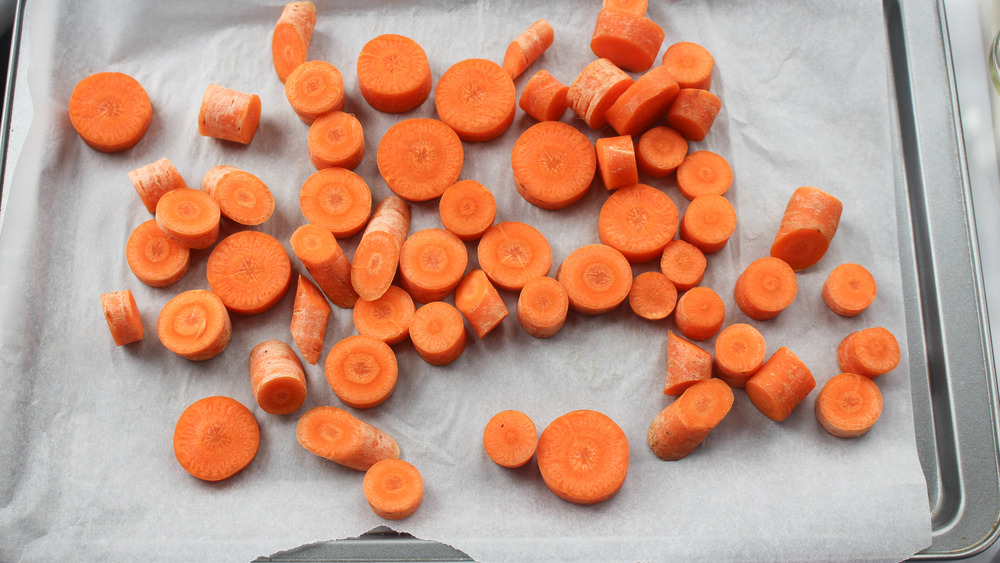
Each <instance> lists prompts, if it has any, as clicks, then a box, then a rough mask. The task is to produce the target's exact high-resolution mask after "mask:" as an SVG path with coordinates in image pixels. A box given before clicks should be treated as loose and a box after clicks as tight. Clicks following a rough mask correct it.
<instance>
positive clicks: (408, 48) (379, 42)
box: [358, 34, 431, 113]
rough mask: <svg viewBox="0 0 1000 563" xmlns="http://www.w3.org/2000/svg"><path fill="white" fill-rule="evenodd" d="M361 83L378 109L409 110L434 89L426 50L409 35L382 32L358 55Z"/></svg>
mask: <svg viewBox="0 0 1000 563" xmlns="http://www.w3.org/2000/svg"><path fill="white" fill-rule="evenodd" d="M358 87H359V88H360V89H361V95H362V96H364V98H365V100H367V101H368V104H369V105H371V106H372V107H373V108H375V109H377V110H378V111H384V112H387V113H402V112H405V111H410V110H411V109H413V108H415V107H417V106H419V105H420V104H422V103H424V100H426V99H427V96H429V95H430V93H431V67H430V63H428V62H427V54H426V53H424V50H423V49H422V48H421V47H420V45H418V44H417V42H416V41H414V40H413V39H410V38H409V37H404V36H402V35H395V34H385V35H379V36H378V37H375V38H374V39H372V40H370V41H368V43H365V46H364V47H362V48H361V54H359V55H358Z"/></svg>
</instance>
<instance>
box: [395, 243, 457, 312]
mask: <svg viewBox="0 0 1000 563" xmlns="http://www.w3.org/2000/svg"><path fill="white" fill-rule="evenodd" d="M468 264H469V252H468V250H466V248H465V243H463V242H462V240H461V239H460V238H458V237H456V236H455V235H453V234H451V233H450V232H448V231H446V230H444V229H438V228H430V229H423V230H420V231H417V232H415V233H413V234H412V235H410V236H409V238H407V239H406V241H405V242H404V243H403V246H402V247H401V248H400V250H399V280H400V286H401V287H402V288H403V289H405V290H406V292H407V293H409V294H410V297H412V298H413V300H414V301H419V302H421V303H430V302H431V301H440V300H442V299H444V298H445V297H446V296H448V294H450V293H451V292H452V291H453V290H454V289H455V287H457V286H458V283H459V282H460V281H462V276H463V275H465V267H466V266H468Z"/></svg>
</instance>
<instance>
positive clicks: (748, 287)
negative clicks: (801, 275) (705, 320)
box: [733, 256, 799, 321]
mask: <svg viewBox="0 0 1000 563" xmlns="http://www.w3.org/2000/svg"><path fill="white" fill-rule="evenodd" d="M798 288H799V284H798V280H797V279H796V276H795V271H794V270H792V267H791V266H789V265H788V264H787V263H785V261H784V260H779V259H777V258H772V257H770V256H765V257H763V258H758V259H756V260H754V261H753V262H751V263H750V265H749V266H747V267H746V269H745V270H743V272H742V273H741V274H740V275H739V277H738V278H736V285H735V286H734V287H733V296H734V297H735V299H736V305H737V306H738V307H739V308H740V310H741V311H743V313H745V314H746V316H748V317H750V318H751V319H756V320H758V321H764V320H767V319H773V318H774V317H776V316H778V314H780V313H781V312H782V311H784V310H785V309H786V308H788V306H789V305H791V304H792V302H793V301H795V296H796V295H797V294H798Z"/></svg>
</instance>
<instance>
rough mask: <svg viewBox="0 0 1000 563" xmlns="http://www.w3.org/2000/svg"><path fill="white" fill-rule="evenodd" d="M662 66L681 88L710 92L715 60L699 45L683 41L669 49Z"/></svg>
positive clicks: (665, 52)
mask: <svg viewBox="0 0 1000 563" xmlns="http://www.w3.org/2000/svg"><path fill="white" fill-rule="evenodd" d="M661 66H662V67H663V68H665V69H667V71H669V72H670V74H671V75H672V76H673V77H674V79H675V80H677V84H679V85H680V87H681V88H700V89H702V90H708V89H709V88H710V87H711V86H712V67H714V66H715V58H714V57H712V53H709V52H708V49H706V48H704V47H702V46H701V45H699V44H697V43H692V42H690V41H681V42H679V43H674V44H673V45H671V46H669V47H667V50H666V51H664V52H663V59H662V60H661Z"/></svg>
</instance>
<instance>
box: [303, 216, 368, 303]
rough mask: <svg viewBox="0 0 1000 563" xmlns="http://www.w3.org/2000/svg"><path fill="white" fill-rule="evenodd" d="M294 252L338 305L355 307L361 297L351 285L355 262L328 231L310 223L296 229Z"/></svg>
mask: <svg viewBox="0 0 1000 563" xmlns="http://www.w3.org/2000/svg"><path fill="white" fill-rule="evenodd" d="M290 242H291V244H292V252H293V253H294V254H295V257H296V258H298V259H299V261H301V262H302V265H303V266H305V267H306V270H308V271H309V274H310V275H311V276H312V277H313V279H314V280H316V285H318V286H319V288H320V289H321V290H323V294H324V295H326V298H327V299H329V300H330V302H331V303H333V304H334V305H336V306H338V307H340V308H342V309H350V308H351V307H354V306H355V304H356V303H357V301H358V293H357V292H356V291H355V290H354V285H353V284H352V283H351V273H352V268H351V261H350V260H349V259H348V258H347V255H346V254H344V250H343V249H342V248H340V245H339V244H338V243H337V239H336V237H334V236H333V233H331V232H330V231H329V230H328V229H325V228H323V227H321V226H319V225H314V224H312V223H306V224H305V225H302V226H300V227H299V228H297V229H295V232H293V233H292V237H291V240H290Z"/></svg>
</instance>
